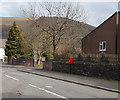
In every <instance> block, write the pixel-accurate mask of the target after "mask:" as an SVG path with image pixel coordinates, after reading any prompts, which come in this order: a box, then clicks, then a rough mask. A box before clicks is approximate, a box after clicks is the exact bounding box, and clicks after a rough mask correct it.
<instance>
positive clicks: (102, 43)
mask: <svg viewBox="0 0 120 100" xmlns="http://www.w3.org/2000/svg"><path fill="white" fill-rule="evenodd" d="M99 51H106V41H100V42H99Z"/></svg>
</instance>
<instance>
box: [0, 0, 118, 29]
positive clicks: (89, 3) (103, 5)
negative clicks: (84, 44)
mask: <svg viewBox="0 0 120 100" xmlns="http://www.w3.org/2000/svg"><path fill="white" fill-rule="evenodd" d="M28 1H29V2H33V0H24V2H23V1H22V0H2V2H1V3H0V17H21V16H20V8H21V7H23V5H25V4H27V2H28ZM34 1H35V0H34ZM44 1H45V0H44ZM46 1H48V0H46ZM49 1H51V2H52V1H54V0H49ZM60 1H61V0H60ZM64 1H68V2H73V0H64ZM118 1H119V0H104V1H103V0H76V1H75V0H74V2H79V3H80V5H81V6H82V7H83V8H84V9H85V11H86V12H87V20H86V23H88V24H90V25H93V26H96V27H97V26H98V25H100V24H101V23H102V22H103V21H105V20H106V19H107V18H109V17H110V16H111V15H112V14H114V13H115V12H116V11H118ZM36 2H40V1H39V0H36ZM58 2H59V1H58Z"/></svg>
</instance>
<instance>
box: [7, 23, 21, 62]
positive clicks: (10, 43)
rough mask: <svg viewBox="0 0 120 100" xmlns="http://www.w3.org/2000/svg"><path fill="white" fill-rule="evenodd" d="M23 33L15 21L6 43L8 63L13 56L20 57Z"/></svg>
mask: <svg viewBox="0 0 120 100" xmlns="http://www.w3.org/2000/svg"><path fill="white" fill-rule="evenodd" d="M22 39H23V36H22V33H21V31H20V29H19V27H18V26H17V25H16V23H15V22H14V23H13V25H12V27H11V28H10V31H9V33H8V39H7V41H6V45H5V54H6V56H8V63H9V61H10V59H11V57H12V56H16V57H20V55H22V54H23V51H22Z"/></svg>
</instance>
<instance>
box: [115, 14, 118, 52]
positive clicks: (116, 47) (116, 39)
mask: <svg viewBox="0 0 120 100" xmlns="http://www.w3.org/2000/svg"><path fill="white" fill-rule="evenodd" d="M118 17H119V14H118V12H117V15H116V45H115V46H116V47H115V54H117V53H118V50H117V49H118V47H117V46H118V43H117V42H118V41H117V39H118V22H119V18H118Z"/></svg>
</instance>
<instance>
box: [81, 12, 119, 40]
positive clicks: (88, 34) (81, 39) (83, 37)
mask: <svg viewBox="0 0 120 100" xmlns="http://www.w3.org/2000/svg"><path fill="white" fill-rule="evenodd" d="M117 13H120V11H118V12H115V13H114V14H113V15H112V16H110V17H109V18H108V19H106V20H105V21H104V22H103V23H102V24H100V25H99V26H98V27H97V28H95V29H94V30H93V31H91V32H90V33H88V34H87V35H86V36H85V37H83V38H82V39H81V41H83V40H84V39H85V38H86V37H87V36H89V35H90V34H91V33H93V32H94V31H95V30H97V29H98V28H99V27H100V26H102V25H103V24H104V23H105V22H106V21H108V20H109V19H110V18H111V17H113V16H114V15H115V14H117Z"/></svg>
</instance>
